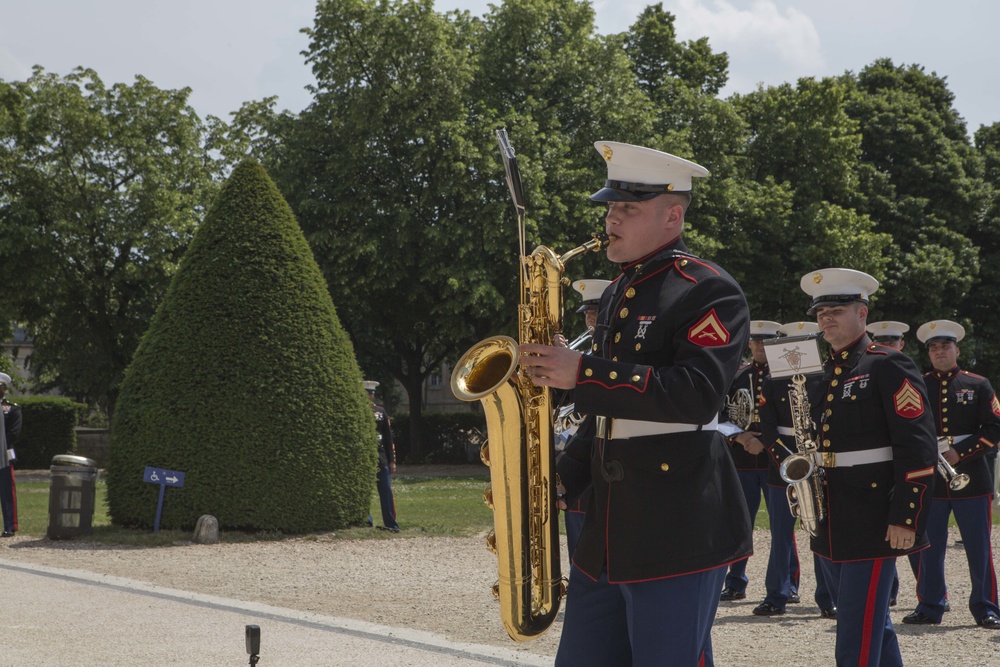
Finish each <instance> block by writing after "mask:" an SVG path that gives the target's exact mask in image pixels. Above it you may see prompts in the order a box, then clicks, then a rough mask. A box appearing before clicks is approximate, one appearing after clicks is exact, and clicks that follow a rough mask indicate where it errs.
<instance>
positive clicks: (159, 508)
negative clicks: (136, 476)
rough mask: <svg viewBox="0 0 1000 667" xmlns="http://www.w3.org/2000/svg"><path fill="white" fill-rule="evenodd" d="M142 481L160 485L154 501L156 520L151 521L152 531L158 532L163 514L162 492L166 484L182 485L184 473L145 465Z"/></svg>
mask: <svg viewBox="0 0 1000 667" xmlns="http://www.w3.org/2000/svg"><path fill="white" fill-rule="evenodd" d="M142 481H144V482H149V483H150V484H159V485H160V499H159V500H158V501H157V503H156V521H155V522H154V523H153V532H154V533H158V532H160V515H161V514H163V492H164V491H165V490H166V488H167V487H168V486H184V473H182V472H180V471H179V470H166V469H164V468H153V467H152V466H146V470H145V472H144V473H143V476H142Z"/></svg>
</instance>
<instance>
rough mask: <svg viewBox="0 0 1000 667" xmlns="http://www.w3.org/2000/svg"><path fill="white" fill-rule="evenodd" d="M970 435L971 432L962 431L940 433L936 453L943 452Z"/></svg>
mask: <svg viewBox="0 0 1000 667" xmlns="http://www.w3.org/2000/svg"><path fill="white" fill-rule="evenodd" d="M971 437H972V434H971V433H963V434H962V435H942V436H941V437H939V438H938V453H939V454H944V453H945V452H946V451H948V450H949V449H951V448H952V447H954V446H955V445H957V444H958V443H960V442H962V441H963V440H965V439H966V438H971Z"/></svg>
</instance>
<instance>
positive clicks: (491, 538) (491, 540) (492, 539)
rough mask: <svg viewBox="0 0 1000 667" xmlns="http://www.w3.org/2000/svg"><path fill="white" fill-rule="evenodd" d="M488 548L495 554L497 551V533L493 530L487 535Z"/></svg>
mask: <svg viewBox="0 0 1000 667" xmlns="http://www.w3.org/2000/svg"><path fill="white" fill-rule="evenodd" d="M486 548H487V549H489V550H490V551H491V552H492V553H494V554H495V553H496V552H497V534H496V532H495V531H492V530H491V531H490V532H489V534H488V535H487V536H486Z"/></svg>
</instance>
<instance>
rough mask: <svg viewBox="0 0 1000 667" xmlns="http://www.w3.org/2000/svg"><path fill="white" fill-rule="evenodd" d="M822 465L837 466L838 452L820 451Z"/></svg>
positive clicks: (825, 466)
mask: <svg viewBox="0 0 1000 667" xmlns="http://www.w3.org/2000/svg"><path fill="white" fill-rule="evenodd" d="M820 457H821V465H822V466H823V467H824V468H836V467H837V453H836V452H822V453H820Z"/></svg>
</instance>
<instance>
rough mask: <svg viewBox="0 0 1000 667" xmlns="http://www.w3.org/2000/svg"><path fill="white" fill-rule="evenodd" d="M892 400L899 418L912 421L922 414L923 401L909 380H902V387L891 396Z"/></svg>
mask: <svg viewBox="0 0 1000 667" xmlns="http://www.w3.org/2000/svg"><path fill="white" fill-rule="evenodd" d="M892 400H893V403H894V404H895V406H896V414H897V415H899V416H900V417H904V418H906V419H914V418H916V417H919V416H920V415H922V414H924V401H923V399H922V398H920V392H919V391H917V390H916V388H914V386H913V385H912V384H910V381H909V380H903V386H902V387H900V388H899V391H897V392H896V393H895V394H893V397H892Z"/></svg>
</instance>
